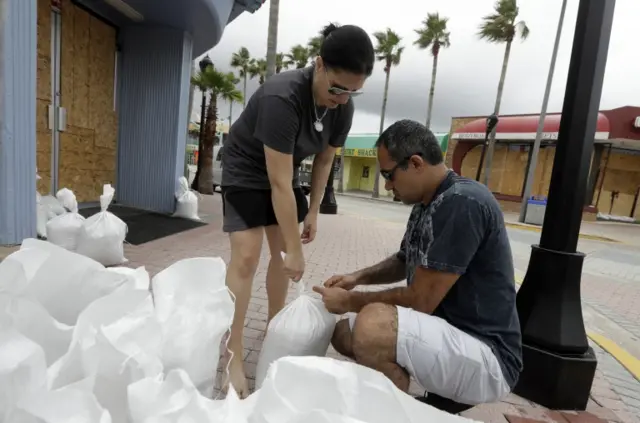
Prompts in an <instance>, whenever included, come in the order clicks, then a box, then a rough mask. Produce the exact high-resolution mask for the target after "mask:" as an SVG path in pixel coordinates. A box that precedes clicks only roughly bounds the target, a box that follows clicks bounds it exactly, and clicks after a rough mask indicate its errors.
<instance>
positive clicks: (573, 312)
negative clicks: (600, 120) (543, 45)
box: [514, 0, 615, 410]
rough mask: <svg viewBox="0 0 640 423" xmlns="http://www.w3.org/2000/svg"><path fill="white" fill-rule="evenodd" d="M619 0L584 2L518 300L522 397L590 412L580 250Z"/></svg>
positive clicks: (592, 361)
mask: <svg viewBox="0 0 640 423" xmlns="http://www.w3.org/2000/svg"><path fill="white" fill-rule="evenodd" d="M614 7H615V0H580V6H579V8H578V16H577V20H576V30H575V34H574V38H573V49H572V52H571V62H570V64H569V74H568V76H567V86H566V90H565V96H564V104H563V106H562V117H561V121H560V130H559V131H558V143H557V145H556V154H555V158H554V161H553V171H552V173H551V183H550V186H549V199H548V202H547V210H546V213H545V217H544V224H543V226H542V234H541V237H540V245H534V246H532V251H531V259H530V261H529V267H528V268H527V274H526V276H525V278H524V282H523V284H522V287H521V288H520V290H519V291H518V295H517V300H516V303H517V309H518V316H519V318H520V328H521V330H522V342H523V361H524V369H523V371H522V373H521V375H520V379H519V381H518V384H517V385H516V388H515V389H514V392H515V393H516V394H517V395H520V396H522V397H524V398H526V399H529V400H531V401H534V402H537V403H538V404H541V405H543V406H545V407H547V408H551V409H564V410H584V409H585V408H586V406H587V401H588V400H589V393H590V391H591V386H592V383H593V378H594V375H595V371H596V366H597V360H596V356H595V354H594V352H593V349H592V348H591V347H589V343H588V341H587V335H586V331H585V327H584V320H583V318H582V308H581V307H582V303H581V298H580V278H581V275H582V265H583V262H584V257H585V255H584V254H582V253H580V252H577V246H578V235H579V233H580V224H581V223H582V209H583V206H584V199H585V196H586V188H587V178H588V175H589V165H590V159H591V153H592V151H593V140H594V136H595V131H596V122H597V116H598V108H599V105H600V97H601V94H602V83H603V79H604V71H605V67H606V61H607V51H608V48H609V40H610V38H611V27H612V23H613V11H614Z"/></svg>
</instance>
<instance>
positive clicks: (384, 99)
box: [373, 66, 391, 198]
mask: <svg viewBox="0 0 640 423" xmlns="http://www.w3.org/2000/svg"><path fill="white" fill-rule="evenodd" d="M386 73H387V77H386V78H385V80H384V94H383V95H382V112H381V113H380V132H379V134H378V135H380V134H382V131H383V130H384V115H385V113H386V111H387V94H388V93H389V76H390V75H391V66H388V67H387V72H386ZM374 178H375V179H374V180H373V198H378V197H380V162H379V161H378V160H376V172H375V175H374Z"/></svg>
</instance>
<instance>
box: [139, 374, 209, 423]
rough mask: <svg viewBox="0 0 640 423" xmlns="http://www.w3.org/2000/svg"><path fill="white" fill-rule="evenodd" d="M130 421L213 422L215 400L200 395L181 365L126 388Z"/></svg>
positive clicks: (141, 422)
mask: <svg viewBox="0 0 640 423" xmlns="http://www.w3.org/2000/svg"><path fill="white" fill-rule="evenodd" d="M127 397H128V401H129V416H130V417H131V423H147V422H152V421H153V422H156V421H161V422H163V423H179V422H183V421H189V422H214V421H216V420H213V410H214V407H215V405H216V404H215V403H214V402H213V401H212V400H210V399H208V398H205V397H204V396H202V395H201V394H200V393H199V392H198V390H197V389H196V387H195V386H194V385H193V382H191V379H189V376H188V375H187V373H186V372H185V371H184V370H182V369H176V370H171V371H169V372H168V373H167V376H166V378H164V380H163V379H162V378H146V379H142V380H140V381H138V382H135V383H132V384H131V385H129V387H128V388H127Z"/></svg>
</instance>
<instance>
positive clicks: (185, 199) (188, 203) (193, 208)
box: [173, 176, 200, 220]
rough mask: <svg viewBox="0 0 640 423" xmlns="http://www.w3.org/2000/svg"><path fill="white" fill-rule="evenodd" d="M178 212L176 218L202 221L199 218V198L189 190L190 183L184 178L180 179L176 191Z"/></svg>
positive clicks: (175, 214)
mask: <svg viewBox="0 0 640 423" xmlns="http://www.w3.org/2000/svg"><path fill="white" fill-rule="evenodd" d="M176 201H177V202H176V212H175V213H174V214H173V216H174V217H182V218H185V219H191V220H200V217H199V216H198V196H197V195H196V194H195V193H194V192H193V191H191V190H190V189H189V181H187V178H185V177H184V176H182V177H181V178H180V179H178V189H177V190H176Z"/></svg>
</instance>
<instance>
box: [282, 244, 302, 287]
mask: <svg viewBox="0 0 640 423" xmlns="http://www.w3.org/2000/svg"><path fill="white" fill-rule="evenodd" d="M284 274H285V275H287V277H288V278H289V279H291V280H292V281H294V282H298V281H299V280H300V279H301V278H302V275H303V274H304V256H303V255H302V251H300V252H299V253H297V252H293V253H287V254H286V255H285V256H284Z"/></svg>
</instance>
